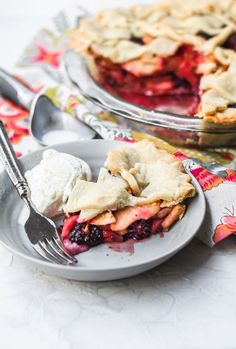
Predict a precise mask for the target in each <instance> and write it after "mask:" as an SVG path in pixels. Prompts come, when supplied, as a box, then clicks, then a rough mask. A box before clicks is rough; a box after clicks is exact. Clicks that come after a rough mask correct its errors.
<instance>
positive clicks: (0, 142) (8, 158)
mask: <svg viewBox="0 0 236 349" xmlns="http://www.w3.org/2000/svg"><path fill="white" fill-rule="evenodd" d="M0 160H1V162H2V164H3V166H4V167H5V170H6V171H7V173H8V175H9V177H10V179H11V181H12V183H13V184H14V186H15V187H16V189H17V191H18V193H19V195H20V197H21V198H28V197H29V195H30V189H29V186H28V183H27V181H26V179H25V177H24V175H23V173H22V170H21V168H20V164H19V162H18V160H17V158H16V154H15V152H14V149H13V147H12V145H11V143H10V141H9V138H8V135H7V132H6V129H5V127H4V124H3V122H2V121H0Z"/></svg>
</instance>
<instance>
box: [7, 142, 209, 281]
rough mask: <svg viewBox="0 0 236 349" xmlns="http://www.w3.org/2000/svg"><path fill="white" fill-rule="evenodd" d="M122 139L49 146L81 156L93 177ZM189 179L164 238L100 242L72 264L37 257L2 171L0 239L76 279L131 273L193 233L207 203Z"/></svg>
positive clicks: (29, 159)
mask: <svg viewBox="0 0 236 349" xmlns="http://www.w3.org/2000/svg"><path fill="white" fill-rule="evenodd" d="M124 145H126V146H127V143H126V144H125V143H124V142H115V141H104V140H91V141H79V142H73V143H64V144H60V145H55V146H53V147H51V148H53V149H56V150H58V151H62V152H66V153H69V154H72V155H75V156H78V157H81V158H82V159H84V160H85V161H87V162H88V163H89V165H90V166H91V168H92V171H93V173H94V176H95V177H96V176H97V174H98V171H99V168H100V166H101V165H103V163H104V161H105V158H106V155H107V152H108V150H109V149H111V148H116V147H120V146H124ZM43 151H44V149H42V150H39V151H37V152H34V153H32V154H30V155H27V156H25V157H23V158H22V159H21V163H22V166H23V169H24V170H26V169H30V168H32V167H34V166H35V165H36V164H38V163H39V161H40V160H41V157H42V153H43ZM194 184H195V186H196V188H197V192H198V195H197V196H196V197H195V198H193V199H191V200H188V207H187V212H186V215H185V216H184V218H183V219H182V220H181V221H179V222H178V223H176V224H175V225H174V227H173V228H171V230H170V231H169V232H168V233H166V234H165V236H164V237H163V238H162V237H160V236H159V235H155V236H152V237H151V238H149V239H146V240H145V241H142V242H139V243H135V244H134V253H133V254H131V253H130V252H116V251H114V250H113V249H110V248H109V247H108V246H107V245H106V244H102V245H100V246H97V247H94V248H91V249H90V250H89V251H88V252H85V253H82V254H80V255H78V265H77V266H60V265H56V264H51V263H48V262H46V261H44V260H42V259H41V258H40V257H39V256H38V255H37V254H36V253H35V252H34V251H33V250H32V248H31V246H30V244H29V242H28V240H27V237H26V234H25V232H24V228H23V224H24V221H25V217H26V214H27V209H26V208H25V207H24V204H23V202H22V201H21V200H20V199H19V197H18V194H17V192H16V191H15V189H14V187H13V185H12V184H11V182H10V180H9V178H8V177H7V175H6V173H5V172H4V173H2V174H1V175H0V188H1V189H0V207H1V210H0V224H1V230H0V241H1V243H2V244H3V245H4V246H5V247H6V248H8V249H9V250H10V251H11V252H12V253H13V254H16V255H18V256H19V257H21V258H23V259H24V260H25V261H26V262H29V263H32V264H34V265H35V266H37V268H38V269H40V270H42V271H45V272H46V273H49V274H52V275H55V276H59V277H63V278H68V279H74V280H80V281H105V280H115V279H121V278H126V277H129V276H133V275H136V274H139V273H142V272H144V271H146V270H149V269H151V268H153V267H156V266H157V265H159V264H161V263H163V262H164V261H166V260H167V259H169V258H170V257H172V256H173V255H174V254H175V253H176V252H178V251H179V250H180V249H182V248H183V247H184V246H185V245H186V244H187V243H189V242H190V240H191V239H192V238H193V237H194V235H195V234H196V233H197V231H198V229H199V228H200V226H201V224H202V222H203V219H204V215H205V209H206V204H205V198H204V194H203V192H202V191H201V189H200V187H199V185H198V183H197V182H194ZM189 262H190V263H191V261H189Z"/></svg>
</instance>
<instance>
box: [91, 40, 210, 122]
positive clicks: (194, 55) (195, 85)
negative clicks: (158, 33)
mask: <svg viewBox="0 0 236 349" xmlns="http://www.w3.org/2000/svg"><path fill="white" fill-rule="evenodd" d="M148 60H149V61H148ZM95 62H96V66H97V69H98V76H99V83H100V84H101V85H102V86H103V87H104V88H105V89H106V90H107V91H109V92H110V93H112V94H114V95H116V96H118V97H120V98H122V99H124V100H127V101H129V102H131V103H134V104H137V105H139V106H141V107H145V108H147V109H158V110H168V111H172V112H176V113H179V114H186V115H189V116H192V115H195V114H196V113H197V111H198V106H199V102H200V91H199V84H200V79H201V76H202V75H201V74H200V73H199V72H198V67H199V65H200V64H201V63H204V56H203V55H202V53H200V52H198V51H196V50H195V49H194V47H193V46H190V45H183V46H182V47H180V48H179V49H178V51H177V52H176V54H175V55H173V56H170V57H166V58H163V57H155V56H152V57H149V58H146V61H145V58H144V62H142V60H140V59H139V60H133V61H130V62H127V63H124V64H115V63H113V62H111V61H110V60H109V59H106V58H102V57H96V58H95Z"/></svg>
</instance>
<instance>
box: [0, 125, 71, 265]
mask: <svg viewBox="0 0 236 349" xmlns="http://www.w3.org/2000/svg"><path fill="white" fill-rule="evenodd" d="M0 160H1V161H2V163H3V165H4V167H5V169H6V171H7V173H8V175H9V177H10V179H11V181H12V183H13V184H14V186H15V188H16V190H17V191H18V194H19V195H20V198H21V199H22V200H23V201H24V203H25V204H26V206H27V207H28V209H29V217H28V219H27V221H26V223H25V231H26V234H27V236H28V238H29V240H30V242H31V245H32V247H33V248H34V250H35V251H36V252H37V253H38V254H39V255H40V256H41V257H43V258H44V259H46V260H47V261H49V262H54V263H57V264H64V265H68V264H70V265H73V264H75V263H76V262H77V260H76V258H74V257H72V256H70V255H69V254H68V253H67V252H66V251H65V249H64V247H63V245H62V242H61V239H60V236H59V234H58V231H57V228H56V225H55V224H54V222H53V221H52V220H51V219H48V218H47V217H45V216H43V215H42V214H41V213H40V212H38V211H37V210H36V209H35V208H34V206H33V204H32V202H31V199H30V189H29V186H28V184H27V181H26V179H25V177H24V175H23V173H22V171H21V169H20V166H19V164H18V160H17V158H16V155H15V152H14V150H13V147H12V145H11V143H10V141H9V139H8V136H7V132H6V130H5V127H4V124H3V122H2V121H0Z"/></svg>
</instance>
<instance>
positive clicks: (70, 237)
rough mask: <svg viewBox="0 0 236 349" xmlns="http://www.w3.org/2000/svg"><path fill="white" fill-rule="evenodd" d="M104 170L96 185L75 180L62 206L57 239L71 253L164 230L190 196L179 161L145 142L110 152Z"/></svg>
mask: <svg viewBox="0 0 236 349" xmlns="http://www.w3.org/2000/svg"><path fill="white" fill-rule="evenodd" d="M104 166H105V167H103V168H101V170H100V173H99V177H98V180H97V182H88V181H84V180H81V179H78V180H77V182H76V184H75V186H74V188H73V190H72V192H71V193H70V196H69V199H68V201H67V203H66V205H65V206H64V212H65V219H64V225H63V228H62V239H63V241H64V244H65V246H66V248H67V250H68V251H69V252H70V253H72V254H77V253H80V252H83V251H85V250H87V249H88V248H89V247H91V246H95V245H98V244H100V243H103V242H124V241H126V240H128V239H134V240H141V239H144V238H147V237H149V236H151V235H152V234H157V233H161V232H163V231H167V230H168V229H169V228H170V226H171V225H172V224H173V223H174V222H175V221H177V220H178V219H180V218H182V217H183V215H184V212H185V204H184V200H185V199H186V198H188V197H192V196H194V195H195V188H194V186H193V185H192V184H191V177H190V176H189V175H188V174H186V173H185V172H184V169H183V167H182V164H181V162H180V160H178V159H177V158H176V157H174V156H173V155H170V154H169V153H167V152H166V151H163V150H159V149H157V148H156V147H155V145H154V144H153V143H151V142H149V141H141V142H137V143H133V144H132V145H130V146H127V147H123V148H120V149H114V150H111V151H110V152H109V154H108V157H107V160H106V162H105V165H104Z"/></svg>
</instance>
